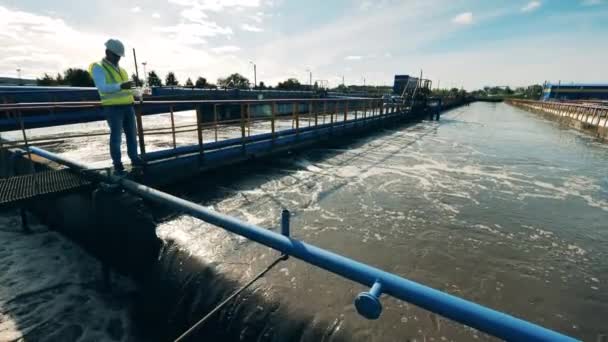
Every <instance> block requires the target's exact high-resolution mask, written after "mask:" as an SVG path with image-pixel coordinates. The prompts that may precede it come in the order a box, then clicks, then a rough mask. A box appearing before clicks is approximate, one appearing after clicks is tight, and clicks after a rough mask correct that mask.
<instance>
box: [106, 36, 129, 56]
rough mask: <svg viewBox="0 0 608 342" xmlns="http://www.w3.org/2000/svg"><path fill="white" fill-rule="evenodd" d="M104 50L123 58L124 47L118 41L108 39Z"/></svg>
mask: <svg viewBox="0 0 608 342" xmlns="http://www.w3.org/2000/svg"><path fill="white" fill-rule="evenodd" d="M106 49H108V50H110V51H112V52H114V53H115V54H117V55H118V56H121V57H124V56H125V46H124V45H122V43H121V42H120V40H118V39H108V41H107V42H106Z"/></svg>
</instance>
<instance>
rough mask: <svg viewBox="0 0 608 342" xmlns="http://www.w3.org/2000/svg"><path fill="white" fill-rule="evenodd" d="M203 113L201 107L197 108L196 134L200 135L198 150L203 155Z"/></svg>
mask: <svg viewBox="0 0 608 342" xmlns="http://www.w3.org/2000/svg"><path fill="white" fill-rule="evenodd" d="M202 125H203V113H202V111H201V108H200V107H199V106H196V132H197V134H198V150H199V153H200V154H201V155H202V154H203V152H204V151H203V127H202Z"/></svg>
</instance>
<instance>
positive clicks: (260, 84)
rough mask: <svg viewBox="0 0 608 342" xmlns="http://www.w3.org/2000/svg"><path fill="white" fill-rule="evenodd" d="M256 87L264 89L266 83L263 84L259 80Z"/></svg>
mask: <svg viewBox="0 0 608 342" xmlns="http://www.w3.org/2000/svg"><path fill="white" fill-rule="evenodd" d="M258 89H260V90H264V89H266V85H265V84H264V82H262V81H260V83H258Z"/></svg>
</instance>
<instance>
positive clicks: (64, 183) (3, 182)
mask: <svg viewBox="0 0 608 342" xmlns="http://www.w3.org/2000/svg"><path fill="white" fill-rule="evenodd" d="M89 184H90V182H89V181H87V180H86V179H84V178H83V177H82V176H79V175H77V174H75V173H73V172H70V171H69V170H67V169H66V170H57V171H44V172H38V173H35V174H30V175H22V176H15V177H9V178H4V179H0V207H3V206H10V205H15V204H17V203H19V202H21V201H26V200H29V199H33V198H34V197H38V196H50V195H54V194H59V193H63V192H67V191H71V190H75V189H77V188H80V187H83V186H86V185H89Z"/></svg>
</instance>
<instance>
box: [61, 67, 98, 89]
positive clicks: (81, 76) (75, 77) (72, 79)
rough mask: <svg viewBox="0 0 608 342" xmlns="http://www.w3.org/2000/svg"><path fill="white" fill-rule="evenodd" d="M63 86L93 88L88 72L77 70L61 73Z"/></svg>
mask: <svg viewBox="0 0 608 342" xmlns="http://www.w3.org/2000/svg"><path fill="white" fill-rule="evenodd" d="M63 84H67V85H69V86H72V87H94V86H95V83H93V79H92V78H91V75H90V74H89V72H88V71H86V70H83V69H77V68H69V69H68V70H66V71H64V72H63Z"/></svg>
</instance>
